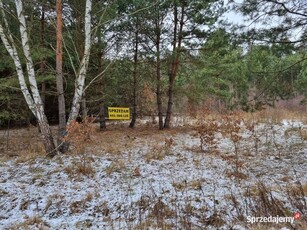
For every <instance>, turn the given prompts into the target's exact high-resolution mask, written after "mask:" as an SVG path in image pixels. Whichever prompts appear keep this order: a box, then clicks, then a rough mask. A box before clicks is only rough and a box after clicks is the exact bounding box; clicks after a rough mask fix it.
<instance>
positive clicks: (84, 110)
mask: <svg viewBox="0 0 307 230" xmlns="http://www.w3.org/2000/svg"><path fill="white" fill-rule="evenodd" d="M81 105H82V120H84V119H86V117H87V108H86V98H85V93H83V97H82V101H81Z"/></svg>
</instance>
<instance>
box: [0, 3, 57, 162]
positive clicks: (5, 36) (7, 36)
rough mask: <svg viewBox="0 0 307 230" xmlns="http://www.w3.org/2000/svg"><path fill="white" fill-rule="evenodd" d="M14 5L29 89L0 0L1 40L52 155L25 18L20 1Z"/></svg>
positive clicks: (52, 145) (46, 148)
mask: <svg viewBox="0 0 307 230" xmlns="http://www.w3.org/2000/svg"><path fill="white" fill-rule="evenodd" d="M15 6H16V11H17V19H18V21H19V31H20V36H21V43H22V52H23V55H24V57H25V61H26V67H27V68H26V72H27V76H28V81H29V88H30V89H29V88H28V86H27V84H26V79H25V75H24V71H23V69H22V63H21V59H20V57H19V55H18V52H17V48H16V43H15V41H14V39H13V36H12V35H11V33H10V30H9V26H8V22H7V19H6V15H5V11H4V6H3V2H2V0H0V8H1V17H2V23H0V37H1V40H2V42H3V44H4V46H5V48H6V50H7V51H8V53H9V54H10V56H11V57H12V59H13V61H14V64H15V68H16V72H17V77H18V81H19V85H20V89H21V91H22V93H23V96H24V98H25V100H26V102H27V105H28V107H29V109H30V110H31V112H32V113H33V114H34V116H35V118H36V119H37V122H38V125H39V128H40V130H41V135H42V138H43V143H44V146H45V150H46V152H47V155H48V156H51V157H52V156H54V155H55V154H56V153H57V151H56V147H55V143H54V139H53V136H52V133H51V129H50V126H49V124H48V120H47V117H46V115H45V111H44V106H43V103H42V99H41V97H40V94H39V90H38V87H37V82H36V78H35V71H34V66H33V61H32V58H31V53H30V46H29V38H28V33H27V29H26V20H25V15H24V9H23V5H22V1H21V0H15Z"/></svg>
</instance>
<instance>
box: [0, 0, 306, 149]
mask: <svg viewBox="0 0 307 230" xmlns="http://www.w3.org/2000/svg"><path fill="white" fill-rule="evenodd" d="M233 2H234V1H229V3H228V4H226V5H225V4H224V1H223V0H207V1H203V0H157V1H149V0H113V1H107V0H106V1H104V0H102V1H101V0H100V1H97V0H87V1H84V0H71V1H65V0H63V1H61V0H56V1H55V0H54V1H51V0H24V1H21V0H15V1H0V3H1V4H0V8H1V9H0V15H1V17H0V18H1V27H0V29H1V30H0V34H1V41H2V42H1V44H0V54H1V57H2V58H1V61H0V126H2V127H4V126H6V125H7V124H8V123H9V122H10V123H11V124H12V123H14V122H15V124H17V123H21V122H30V121H35V122H37V123H38V124H40V123H45V124H44V125H43V124H41V125H40V129H43V127H44V126H46V127H47V126H49V124H50V123H55V124H57V123H59V122H60V129H61V130H59V135H58V136H59V137H60V138H58V141H57V142H56V143H57V144H56V145H55V146H51V147H50V148H49V150H48V151H49V152H50V150H51V149H52V148H54V149H57V150H58V148H57V147H56V146H59V143H60V142H61V141H60V140H61V138H63V136H65V127H66V125H67V124H69V122H70V121H71V120H74V119H76V118H77V117H85V116H87V115H96V116H97V117H98V116H99V117H100V118H101V119H102V120H103V119H104V116H105V115H106V109H105V108H107V107H108V106H126V107H130V108H131V111H132V119H131V123H130V127H132V128H133V127H134V125H135V122H136V120H137V117H138V116H141V115H157V116H158V120H159V121H158V128H159V129H164V128H169V127H170V126H171V123H170V122H171V119H170V118H171V116H172V114H173V113H174V112H183V111H188V110H189V108H190V107H191V106H196V107H197V105H199V104H202V103H203V102H204V101H206V100H208V99H212V100H215V101H218V102H219V103H221V104H222V105H223V106H224V107H225V108H226V109H228V110H234V109H242V110H246V111H255V110H257V109H261V108H262V106H264V105H271V106H274V105H275V103H276V102H277V101H278V100H280V99H287V98H291V97H294V96H296V95H304V94H305V96H306V93H307V90H306V89H307V60H306V40H307V39H306V37H307V36H306V35H307V30H306V19H307V18H306V17H307V12H306V11H307V7H306V5H305V4H303V3H302V1H299V0H291V1H288V2H287V3H284V1H278V0H274V1H271V0H270V1H269V0H262V1H253V0H245V1H243V3H242V4H235V3H233ZM20 7H22V8H20ZM87 7H88V8H87ZM89 7H90V8H89ZM231 7H233V8H232V9H233V10H236V11H237V13H238V14H239V13H241V14H242V15H244V17H245V18H246V19H247V20H250V21H251V23H260V24H261V23H262V24H264V25H263V27H259V28H257V27H255V28H256V29H246V28H244V27H243V26H238V25H231V24H229V23H228V22H226V21H225V20H224V19H223V18H222V15H223V14H224V13H225V12H227V11H228V10H230V8H231ZM273 17H274V18H278V19H279V22H280V23H275V24H272V25H270V24H269V23H268V22H270V19H272V18H273ZM23 20H24V22H23ZM294 35H296V36H294ZM294 37H295V38H294ZM27 49H28V50H29V51H30V52H29V53H28V52H27ZM14 50H15V51H14ZM10 51H11V53H10ZM12 57H13V58H12ZM14 57H15V58H17V59H14ZM18 60H19V63H20V68H19V67H18ZM16 64H17V66H16ZM32 70H33V71H32ZM18 71H19V72H18ZM21 73H22V74H23V75H21ZM22 76H23V77H24V84H21V83H22V78H21V77H22ZM303 103H304V102H303ZM305 103H306V102H305ZM41 115H42V117H41ZM44 115H46V120H44V118H43V117H44ZM101 124H102V125H101V127H102V128H103V122H102V123H101ZM46 132H47V131H46ZM48 135H49V134H48ZM48 151H47V152H48ZM63 151H65V150H63Z"/></svg>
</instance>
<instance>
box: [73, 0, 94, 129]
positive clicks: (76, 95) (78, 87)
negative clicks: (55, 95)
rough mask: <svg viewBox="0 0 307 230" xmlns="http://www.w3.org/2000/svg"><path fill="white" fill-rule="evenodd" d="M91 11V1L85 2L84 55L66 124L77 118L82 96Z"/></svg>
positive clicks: (87, 55)
mask: <svg viewBox="0 0 307 230" xmlns="http://www.w3.org/2000/svg"><path fill="white" fill-rule="evenodd" d="M91 11H92V1H91V0H86V5H85V20H84V34H85V41H84V55H83V58H82V60H81V64H80V69H79V73H78V76H77V79H76V84H75V85H76V88H75V93H74V98H73V102H72V106H71V111H70V114H69V118H68V123H70V122H71V121H72V120H74V119H76V118H77V116H78V114H79V110H80V101H81V99H82V95H83V90H84V84H85V77H86V72H87V69H88V63H89V58H90V51H91Z"/></svg>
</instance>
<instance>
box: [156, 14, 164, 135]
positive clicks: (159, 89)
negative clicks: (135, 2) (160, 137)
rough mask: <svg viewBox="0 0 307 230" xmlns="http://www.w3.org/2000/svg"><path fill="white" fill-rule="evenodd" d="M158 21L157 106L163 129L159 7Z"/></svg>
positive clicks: (160, 125) (160, 124)
mask: <svg viewBox="0 0 307 230" xmlns="http://www.w3.org/2000/svg"><path fill="white" fill-rule="evenodd" d="M157 13H158V15H157V21H156V31H157V32H156V49H157V68H156V78H157V92H156V94H157V107H158V117H159V129H160V130H162V129H163V112H162V95H161V57H160V55H161V54H160V44H161V28H160V14H159V9H158V10H157Z"/></svg>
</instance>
